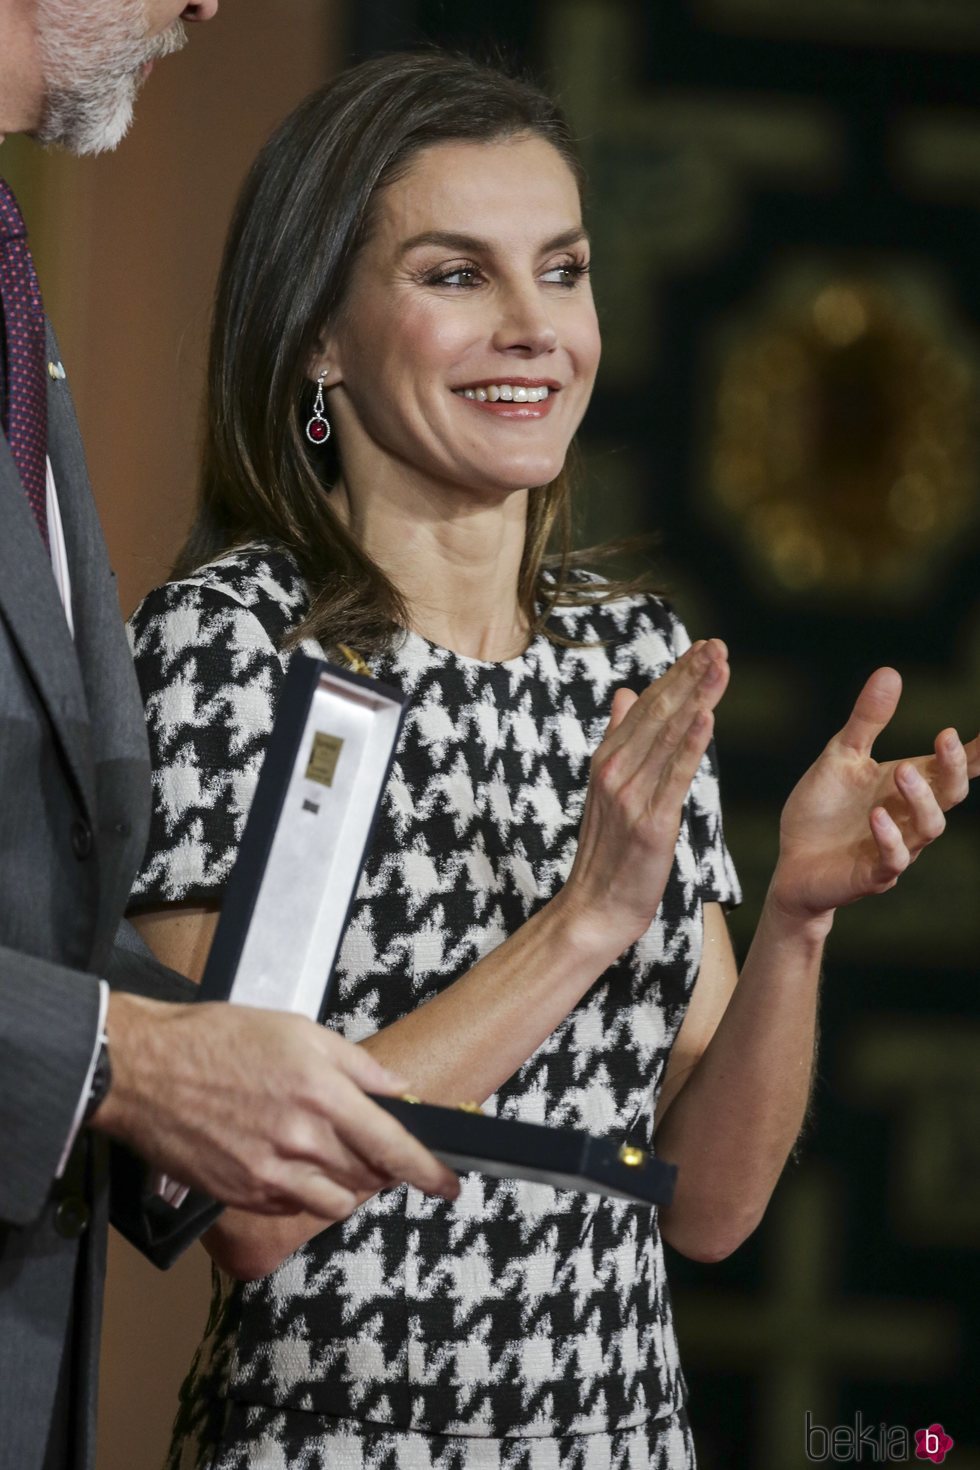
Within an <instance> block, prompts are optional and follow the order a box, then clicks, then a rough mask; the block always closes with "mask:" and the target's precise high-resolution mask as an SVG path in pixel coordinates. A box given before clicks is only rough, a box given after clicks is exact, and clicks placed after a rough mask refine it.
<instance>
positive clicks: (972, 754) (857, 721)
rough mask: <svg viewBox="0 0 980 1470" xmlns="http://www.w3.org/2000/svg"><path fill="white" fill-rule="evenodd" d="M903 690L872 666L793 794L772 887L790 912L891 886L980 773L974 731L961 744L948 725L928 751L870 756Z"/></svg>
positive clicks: (814, 913)
mask: <svg viewBox="0 0 980 1470" xmlns="http://www.w3.org/2000/svg"><path fill="white" fill-rule="evenodd" d="M901 692H902V681H901V678H900V676H899V675H898V673H896V671H895V670H894V669H889V668H882V669H877V670H876V671H875V673H873V674H872V675H871V677H870V678H869V679H868V681H867V683H866V684H865V686H864V688H863V689H862V690H861V693H860V694H859V695H858V698H857V702H856V703H855V705H854V709H853V711H852V713H851V717H850V719H849V720H848V722H847V724H846V725H845V726H844V728H843V730H841V731H840V732H839V734H837V735H835V736H834V738H833V739H832V740H831V741H830V744H829V745H828V746H827V748H826V749H825V750H824V752H823V754H822V755H821V756H820V757H819V759H818V760H817V761H815V763H814V764H813V765H812V766H811V767H810V769H809V770H808V771H807V772H806V774H805V775H804V776H803V778H802V780H801V781H800V782H799V783H798V784H797V786H796V787H795V788H794V790H793V791H792V792H791V793H790V796H789V800H788V801H787V803H786V806H785V807H784V809H783V814H782V819H781V821H780V850H779V860H778V862H777V864H776V871H775V874H774V876H773V882H772V888H771V890H770V896H771V898H772V899H773V900H774V901H775V902H776V903H777V905H778V906H779V908H780V909H782V910H783V911H785V912H787V913H789V914H791V915H793V916H794V917H799V918H810V917H824V918H828V917H829V916H830V915H831V914H832V913H833V910H835V909H837V908H841V907H843V906H844V905H845V904H849V903H854V902H855V901H856V900H857V899H859V898H864V897H865V896H866V895H868V894H872V893H883V892H884V891H885V890H886V889H889V888H892V887H894V885H895V884H896V883H897V881H898V879H899V877H900V876H901V874H902V873H903V872H904V871H905V869H906V868H907V867H908V866H909V864H910V863H912V862H914V861H915V859H916V858H917V857H918V855H919V853H920V852H921V851H922V849H923V848H924V847H926V846H928V844H929V843H930V842H933V841H935V839H936V838H937V837H938V836H939V835H940V833H941V832H942V831H943V830H944V828H945V826H946V818H945V817H944V815H943V813H944V812H946V811H948V810H949V808H950V807H952V806H955V805H956V804H957V802H960V801H962V800H963V798H964V797H965V796H966V794H967V791H968V789H969V783H970V779H971V778H972V777H974V776H976V775H978V774H980V736H978V737H977V738H976V739H974V740H971V741H970V742H969V744H968V745H966V746H964V744H963V742H962V741H961V740H960V738H959V736H958V735H957V733H956V731H955V730H951V729H946V730H943V731H941V732H940V734H939V735H937V737H936V742H935V747H934V752H933V754H932V755H923V756H917V757H915V758H914V759H909V760H898V761H884V762H880V763H879V762H878V761H876V760H874V759H873V758H872V755H871V749H872V746H873V744H874V742H875V740H876V739H877V738H878V736H879V735H880V734H881V732H882V731H883V730H884V729H885V727H886V725H887V724H888V723H889V721H890V720H891V718H892V716H893V715H894V713H895V710H896V708H897V706H898V701H899V697H900V695H901Z"/></svg>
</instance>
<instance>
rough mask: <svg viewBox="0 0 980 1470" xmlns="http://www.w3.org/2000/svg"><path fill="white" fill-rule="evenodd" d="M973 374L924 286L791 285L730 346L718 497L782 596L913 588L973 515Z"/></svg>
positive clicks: (724, 357)
mask: <svg viewBox="0 0 980 1470" xmlns="http://www.w3.org/2000/svg"><path fill="white" fill-rule="evenodd" d="M978 381H980V377H978V371H977V367H976V363H975V358H974V355H973V351H972V348H970V347H969V346H967V345H965V344H964V342H963V341H962V340H961V339H960V337H959V335H958V333H957V331H956V329H955V328H954V327H953V326H952V325H951V324H950V322H949V320H948V318H947V316H946V314H945V312H944V310H943V308H942V307H941V305H940V304H939V303H938V302H937V301H936V300H935V298H934V297H932V296H931V295H930V294H929V292H928V291H923V290H922V283H921V282H917V281H907V282H903V283H897V282H892V281H889V280H884V279H874V278H872V277H862V278H859V277H847V276H840V277H837V278H829V279H828V278H827V277H826V276H824V278H823V279H818V280H813V279H812V277H811V278H809V279H806V278H799V277H798V278H796V279H795V280H793V279H792V278H790V279H789V280H787V281H784V282H782V283H780V284H779V286H778V287H777V289H776V290H774V291H773V293H772V295H771V296H770V298H769V299H768V300H766V301H765V302H763V304H762V306H761V307H759V308H757V309H755V310H753V312H752V313H751V314H750V315H748V316H746V317H743V318H742V320H741V321H740V322H739V323H738V324H737V326H736V327H735V328H734V330H732V331H731V332H730V333H729V336H728V339H727V341H726V343H725V345H724V347H723V348H722V350H721V353H720V364H719V370H718V377H717V390H716V394H715V399H714V403H713V407H712V420H713V422H712V427H711V433H710V436H709V464H708V467H707V479H708V490H709V497H710V500H711V502H712V503H713V505H714V506H715V508H716V510H717V511H719V512H720V513H721V515H722V517H723V518H724V520H726V521H727V522H728V524H729V525H730V526H731V527H732V528H733V530H734V531H735V533H736V535H737V536H738V537H739V539H740V540H741V541H742V543H743V545H744V546H745V547H746V549H747V550H748V552H749V553H750V555H751V556H752V558H753V559H754V560H755V562H756V564H757V565H758V566H760V567H762V568H763V569H764V570H765V572H766V573H767V576H768V580H769V581H770V583H771V584H772V585H774V586H775V587H776V588H778V589H779V590H781V591H782V592H784V593H790V594H821V595H825V596H826V595H831V596H833V595H838V596H841V595H842V596H846V597H854V596H858V597H862V596H867V597H870V598H872V599H879V598H897V597H899V596H901V597H903V598H904V597H907V596H908V595H909V594H910V593H911V592H914V591H917V590H922V589H923V588H924V587H925V586H926V585H927V583H928V582H929V580H930V579H931V577H932V575H934V574H935V573H936V572H937V571H938V569H939V567H940V564H941V560H942V553H943V552H945V551H947V550H948V549H949V548H950V547H951V546H952V544H953V542H954V540H955V538H956V537H957V536H958V535H959V533H960V532H961V531H963V530H964V529H965V528H966V527H967V526H968V525H969V524H970V523H971V522H972V521H974V520H975V519H976V518H977V515H978V499H980V496H978V476H980V459H978V425H977V390H978Z"/></svg>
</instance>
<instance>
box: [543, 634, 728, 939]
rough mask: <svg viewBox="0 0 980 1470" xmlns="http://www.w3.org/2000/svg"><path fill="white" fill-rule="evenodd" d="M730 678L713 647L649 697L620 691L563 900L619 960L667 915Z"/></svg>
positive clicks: (723, 657) (723, 656)
mask: <svg viewBox="0 0 980 1470" xmlns="http://www.w3.org/2000/svg"><path fill="white" fill-rule="evenodd" d="M728 678H729V668H728V651H727V649H726V647H725V645H724V643H722V642H721V641H720V640H719V639H715V638H713V639H710V640H709V641H708V642H702V643H695V644H694V645H693V646H692V647H691V648H689V649H688V650H687V652H686V653H684V654H683V655H682V656H681V657H680V658H679V659H678V660H677V662H676V663H675V664H673V665H672V666H671V667H670V668H669V669H668V670H667V672H666V673H665V674H664V675H663V677H662V678H660V679H657V680H655V681H654V683H652V684H651V685H650V686H649V687H648V688H647V689H645V690H644V691H643V693H642V694H641V695H639V696H637V695H636V694H633V693H632V692H631V691H630V690H628V689H618V690H617V691H616V694H615V696H614V698H613V706H612V714H611V716H610V719H609V724H608V726H607V728H606V732H605V735H604V736H603V740H602V743H601V745H600V746H599V748H598V749H597V751H596V752H595V755H594V756H593V757H592V771H591V776H590V779H589V789H588V793H587V796H586V802H585V811H584V813H583V816H582V827H581V832H580V834H579V842H578V849H577V852H576V855H575V861H574V863H573V865H572V871H571V873H570V874H569V877H568V881H567V883H566V884H565V887H564V889H563V890H562V893H561V895H560V897H561V900H562V902H563V904H564V905H565V906H568V907H569V911H570V913H571V914H573V915H574V916H575V918H576V920H578V921H581V920H582V919H584V920H585V922H586V923H587V925H588V926H589V931H590V934H591V935H593V936H596V937H601V938H603V939H605V940H607V941H608V942H609V944H610V947H611V949H612V950H613V952H614V953H616V954H620V953H622V951H623V950H624V949H626V948H627V946H628V945H630V944H632V943H634V941H635V940H637V939H638V938H639V937H640V935H641V934H643V933H645V932H646V930H647V929H648V928H649V926H650V924H651V923H652V921H653V918H654V915H655V914H656V912H657V908H658V906H659V904H660V900H661V898H662V897H663V893H664V888H665V887H666V884H667V879H668V877H669V876H670V869H671V865H672V864H673V861H674V849H675V847H676V844H677V834H678V831H679V830H680V823H681V815H682V812H683V807H684V801H685V799H686V797H687V794H688V791H689V790H690V786H691V782H692V781H693V780H694V777H695V775H696V773H697V769H698V766H699V765H700V763H701V760H702V758H703V756H704V754H705V751H706V750H707V748H708V745H709V743H710V741H711V735H712V731H713V729H714V714H713V712H714V709H715V706H716V705H717V704H718V701H719V700H720V699H721V697H722V695H723V694H724V692H725V690H726V688H727V687H728Z"/></svg>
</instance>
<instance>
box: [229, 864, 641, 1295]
mask: <svg viewBox="0 0 980 1470" xmlns="http://www.w3.org/2000/svg"><path fill="white" fill-rule="evenodd" d="M564 895H565V890H562V892H561V893H559V894H558V895H557V897H556V898H554V899H552V901H551V902H550V903H549V904H547V905H545V907H544V908H543V909H541V910H540V911H539V912H538V913H537V914H535V915H534V916H533V917H532V918H531V919H529V920H528V922H527V923H526V924H524V925H522V927H521V928H520V929H519V930H518V931H517V932H516V933H515V934H512V935H511V936H510V938H509V939H507V940H505V941H504V943H503V944H501V945H499V946H498V947H497V948H496V949H494V950H493V951H492V952H491V953H490V954H488V955H487V956H485V958H484V959H482V960H480V961H479V963H478V964H476V965H474V967H473V968H472V969H471V970H469V971H468V972H467V973H466V974H465V975H463V976H461V977H460V979H459V980H456V981H454V983H453V984H452V985H450V986H448V987H447V988H446V990H444V991H442V992H441V993H440V994H439V995H437V996H435V997H434V998H433V999H432V1000H430V1001H428V1002H426V1004H425V1005H422V1006H419V1008H418V1010H415V1011H412V1012H411V1013H410V1014H409V1015H407V1016H404V1017H403V1018H402V1019H401V1020H399V1021H396V1022H394V1023H393V1024H392V1025H391V1026H386V1027H385V1028H384V1030H382V1031H379V1032H377V1033H376V1034H375V1035H373V1036H370V1037H368V1038H367V1039H366V1040H365V1041H364V1042H363V1043H362V1045H363V1046H364V1048H365V1049H366V1050H368V1051H370V1052H371V1054H372V1056H374V1057H375V1058H376V1059H377V1060H378V1061H380V1062H382V1063H383V1065H384V1066H386V1067H388V1068H389V1069H391V1070H393V1071H396V1072H397V1073H398V1074H399V1075H400V1076H402V1077H406V1078H408V1079H409V1081H410V1084H411V1089H412V1091H413V1093H415V1094H416V1095H417V1096H419V1097H420V1098H423V1099H424V1100H425V1101H427V1102H435V1103H444V1104H449V1105H452V1104H455V1103H459V1102H470V1101H472V1102H483V1101H484V1099H485V1098H487V1097H489V1096H490V1094H491V1093H493V1092H495V1091H496V1090H497V1088H498V1087H499V1086H500V1085H501V1084H502V1083H503V1082H505V1081H506V1080H507V1078H508V1077H511V1076H512V1075H513V1074H514V1072H516V1071H517V1069H518V1068H519V1067H520V1066H521V1065H522V1064H523V1063H524V1062H526V1061H527V1059H528V1057H530V1056H531V1055H532V1054H533V1053H534V1052H535V1051H537V1049H538V1047H539V1046H540V1045H541V1043H542V1042H543V1041H544V1040H545V1039H546V1038H547V1037H548V1036H550V1035H551V1033H552V1031H554V1029H555V1027H556V1026H558V1025H559V1024H560V1022H561V1021H563V1020H564V1018H565V1017H566V1016H567V1015H568V1013H569V1012H570V1011H571V1010H572V1009H573V1008H574V1007H575V1005H576V1004H577V1003H578V1001H579V1000H580V999H581V997H582V996H583V995H584V994H585V992H586V991H587V990H588V988H589V986H590V985H591V984H592V983H593V982H594V981H595V980H596V979H597V977H598V976H599V975H601V974H602V972H603V971H604V970H605V969H606V968H607V966H608V965H610V964H611V963H612V962H613V961H614V960H615V959H616V958H617V956H618V954H619V953H620V952H621V951H622V949H624V948H625V947H626V943H625V941H624V942H623V943H620V942H619V940H618V939H615V938H611V937H610V935H609V934H607V933H605V932H602V933H599V932H597V931H596V930H595V928H594V927H593V926H591V925H590V924H589V923H588V922H587V921H586V920H585V919H584V917H581V918H580V917H579V915H578V914H576V913H575V912H574V905H573V903H572V902H571V901H570V900H569V899H568V898H567V896H564ZM617 946H618V947H617ZM367 1198H369V1196H368V1195H367V1194H364V1195H361V1196H360V1197H359V1203H363V1202H364V1200H365V1199H367ZM333 1223H335V1222H334V1221H330V1220H324V1219H320V1218H319V1217H317V1216H314V1215H293V1216H288V1217H277V1218H271V1217H266V1216H261V1215H250V1214H248V1213H246V1212H244V1211H240V1210H228V1211H226V1212H225V1214H224V1215H222V1216H221V1217H220V1219H219V1220H218V1222H217V1223H216V1224H215V1225H214V1226H213V1227H212V1229H211V1230H210V1231H209V1232H208V1234H207V1235H206V1236H205V1237H204V1243H205V1245H206V1247H207V1249H208V1250H209V1252H210V1253H211V1255H212V1256H213V1258H214V1260H215V1261H216V1263H217V1264H218V1265H219V1266H220V1267H221V1268H222V1269H223V1270H226V1271H229V1272H230V1273H231V1274H232V1275H234V1276H240V1277H245V1278H254V1277H257V1276H264V1275H267V1274H268V1273H269V1271H272V1270H274V1269H275V1267H276V1266H277V1265H278V1264H279V1262H280V1261H282V1260H283V1259H285V1257H286V1256H288V1255H290V1254H292V1252H293V1251H295V1250H297V1249H298V1248H299V1247H300V1246H301V1245H304V1244H305V1243H306V1242H307V1241H308V1240H310V1239H311V1238H312V1237H313V1236H314V1235H318V1234H319V1233H320V1232H321V1231H322V1230H324V1229H325V1228H326V1227H327V1226H328V1225H330V1224H333Z"/></svg>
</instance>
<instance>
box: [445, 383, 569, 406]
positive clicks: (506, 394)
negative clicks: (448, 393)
mask: <svg viewBox="0 0 980 1470" xmlns="http://www.w3.org/2000/svg"><path fill="white" fill-rule="evenodd" d="M454 391H455V392H456V393H458V394H459V395H460V397H461V398H473V399H475V400H476V402H477V403H496V402H497V400H498V399H500V400H501V401H502V402H503V403H542V402H543V401H544V399H545V398H547V397H548V394H549V392H550V391H551V390H550V389H549V388H546V387H541V388H523V387H518V386H517V384H516V383H490V384H489V385H488V386H487V387H486V388H457V389H455V390H454Z"/></svg>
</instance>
